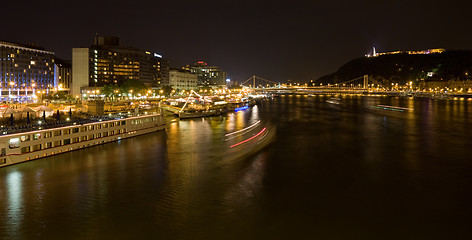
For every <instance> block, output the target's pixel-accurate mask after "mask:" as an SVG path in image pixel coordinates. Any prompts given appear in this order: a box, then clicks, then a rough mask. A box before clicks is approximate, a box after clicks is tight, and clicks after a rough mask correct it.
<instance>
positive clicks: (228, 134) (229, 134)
mask: <svg viewBox="0 0 472 240" xmlns="http://www.w3.org/2000/svg"><path fill="white" fill-rule="evenodd" d="M260 122H261V120H259V121H257V122H255V123H254V124H252V125H251V126H249V127H246V128H243V129H241V130H238V131H236V132H232V133H227V134H225V136H226V137H227V136H231V135H233V134H236V133H239V132H242V131H246V130H248V129H250V128H252V127H254V126H256V125H257V124H259V123H260Z"/></svg>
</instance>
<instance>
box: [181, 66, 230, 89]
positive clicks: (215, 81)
mask: <svg viewBox="0 0 472 240" xmlns="http://www.w3.org/2000/svg"><path fill="white" fill-rule="evenodd" d="M183 69H185V70H189V71H190V72H191V73H195V74H197V76H198V86H200V87H204V86H210V87H214V88H217V87H225V86H226V72H224V71H222V70H221V69H220V68H219V67H216V66H208V64H207V63H206V62H204V61H198V62H196V63H195V64H194V65H192V66H190V65H187V66H186V67H185V68H183Z"/></svg>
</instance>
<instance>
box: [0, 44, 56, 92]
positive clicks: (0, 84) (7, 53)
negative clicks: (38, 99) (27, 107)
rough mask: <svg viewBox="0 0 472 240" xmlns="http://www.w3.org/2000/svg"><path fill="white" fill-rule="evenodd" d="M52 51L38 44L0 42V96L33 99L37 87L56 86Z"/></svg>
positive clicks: (48, 88) (49, 87)
mask: <svg viewBox="0 0 472 240" xmlns="http://www.w3.org/2000/svg"><path fill="white" fill-rule="evenodd" d="M54 58H55V56H54V52H50V51H46V50H44V49H43V48H41V47H38V46H34V45H26V44H20V43H12V42H5V41H0V93H1V94H0V99H1V100H2V101H25V100H32V99H33V97H34V94H35V91H37V90H45V91H47V92H49V90H50V89H52V88H54V87H55V66H54V61H55V60H54Z"/></svg>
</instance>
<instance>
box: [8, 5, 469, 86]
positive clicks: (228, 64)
mask: <svg viewBox="0 0 472 240" xmlns="http://www.w3.org/2000/svg"><path fill="white" fill-rule="evenodd" d="M471 10H472V2H471V1H460V2H459V1H437V0H431V1H423V0H421V1H415V0H409V1H404V0H397V1H388V2H385V3H383V2H382V1H362V0H358V1H336V0H332V1H245V0H237V1H236V0H231V1H229V0H220V1H172V0H169V1H151V0H148V1H142V0H133V1H121V0H113V1H99V0H97V1H89V0H84V1H67V0H62V1H54V0H50V1H31V3H30V2H27V1H5V2H2V4H1V14H0V15H1V19H2V20H1V27H0V39H2V40H6V41H15V42H23V43H29V42H35V43H37V44H39V45H41V46H43V47H45V48H46V49H47V50H51V51H55V52H56V54H57V56H58V57H60V58H64V59H71V55H72V54H71V49H72V48H73V47H88V46H90V44H91V43H92V41H93V36H94V35H95V33H98V34H99V35H113V36H118V37H120V38H121V40H122V43H123V45H128V46H133V47H136V48H140V49H143V50H149V51H154V52H159V53H162V54H163V55H164V57H166V58H168V59H169V60H170V61H171V66H173V67H181V66H183V65H186V64H192V63H194V62H195V61H197V60H205V61H207V62H208V63H209V64H210V65H216V66H219V67H220V68H222V69H223V70H225V71H226V72H227V73H228V76H229V77H230V78H232V79H237V80H239V81H241V80H246V79H248V78H250V77H251V76H252V75H258V76H261V77H264V78H266V79H270V80H273V81H275V82H279V81H286V80H287V79H290V80H292V81H301V82H306V81H309V80H310V79H317V78H319V77H321V76H323V75H325V74H328V73H331V72H334V71H336V70H337V69H338V68H339V67H340V66H341V65H342V64H344V63H346V62H347V61H349V60H351V59H353V58H356V57H361V56H363V55H365V54H366V53H368V52H370V51H371V47H372V46H375V47H376V48H377V50H378V51H380V52H381V51H392V50H415V49H427V48H446V49H472V28H471V23H472V14H471Z"/></svg>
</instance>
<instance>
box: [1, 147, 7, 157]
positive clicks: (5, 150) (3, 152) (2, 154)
mask: <svg viewBox="0 0 472 240" xmlns="http://www.w3.org/2000/svg"><path fill="white" fill-rule="evenodd" d="M5 155H7V149H6V148H2V151H1V152H0V156H5Z"/></svg>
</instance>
